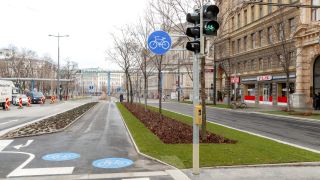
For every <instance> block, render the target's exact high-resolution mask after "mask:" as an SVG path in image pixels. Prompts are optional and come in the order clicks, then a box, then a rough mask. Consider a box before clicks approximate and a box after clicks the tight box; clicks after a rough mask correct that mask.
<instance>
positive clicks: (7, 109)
mask: <svg viewBox="0 0 320 180" xmlns="http://www.w3.org/2000/svg"><path fill="white" fill-rule="evenodd" d="M9 107H10V101H9V98H6V104H5V110H6V111H9Z"/></svg>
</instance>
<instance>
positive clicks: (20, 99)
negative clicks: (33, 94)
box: [18, 98, 23, 109]
mask: <svg viewBox="0 0 320 180" xmlns="http://www.w3.org/2000/svg"><path fill="white" fill-rule="evenodd" d="M22 108H23V107H22V98H19V107H18V109H22Z"/></svg>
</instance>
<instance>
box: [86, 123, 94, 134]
mask: <svg viewBox="0 0 320 180" xmlns="http://www.w3.org/2000/svg"><path fill="white" fill-rule="evenodd" d="M93 122H94V120H91V123H90V125H89V126H88V128H87V129H86V130H85V131H84V133H87V132H89V131H90V130H91V127H92V125H93Z"/></svg>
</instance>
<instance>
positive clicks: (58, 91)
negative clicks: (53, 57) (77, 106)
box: [49, 33, 69, 101]
mask: <svg viewBox="0 0 320 180" xmlns="http://www.w3.org/2000/svg"><path fill="white" fill-rule="evenodd" d="M49 36H51V37H56V38H58V72H57V79H58V82H57V93H56V94H59V100H60V101H61V99H62V98H61V88H60V38H61V37H69V35H60V34H59V33H58V35H51V34H49Z"/></svg>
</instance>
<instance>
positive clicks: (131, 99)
mask: <svg viewBox="0 0 320 180" xmlns="http://www.w3.org/2000/svg"><path fill="white" fill-rule="evenodd" d="M128 79H129V83H130V103H131V104H132V103H133V91H132V88H133V87H132V81H131V76H130V75H128Z"/></svg>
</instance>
